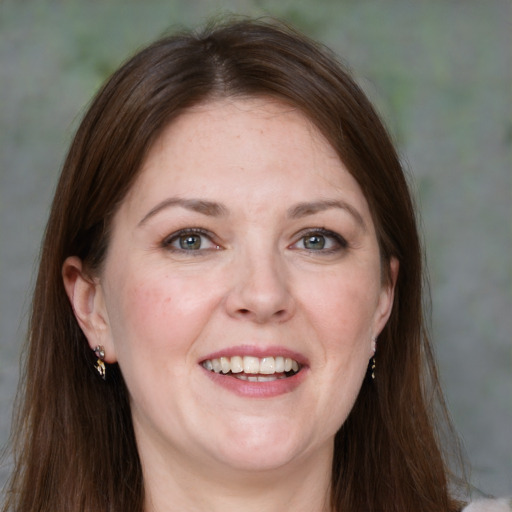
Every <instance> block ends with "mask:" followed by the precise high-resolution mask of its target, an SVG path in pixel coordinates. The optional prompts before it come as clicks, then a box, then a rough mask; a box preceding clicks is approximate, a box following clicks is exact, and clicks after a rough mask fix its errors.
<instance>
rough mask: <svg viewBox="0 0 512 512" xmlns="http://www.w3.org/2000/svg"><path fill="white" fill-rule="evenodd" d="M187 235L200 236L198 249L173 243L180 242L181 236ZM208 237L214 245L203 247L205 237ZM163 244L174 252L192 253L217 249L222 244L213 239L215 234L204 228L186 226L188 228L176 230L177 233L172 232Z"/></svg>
mask: <svg viewBox="0 0 512 512" xmlns="http://www.w3.org/2000/svg"><path fill="white" fill-rule="evenodd" d="M186 237H199V238H200V246H199V247H198V248H197V249H185V248H183V247H174V246H173V243H175V242H179V240H180V239H181V238H186ZM205 238H206V239H207V240H208V241H209V243H211V244H212V246H213V247H208V248H202V247H201V246H202V245H203V243H204V239H205ZM162 246H163V247H164V248H165V249H168V250H170V251H174V252H180V253H190V254H194V253H196V254H198V253H201V252H204V251H215V250H218V249H220V246H219V245H218V244H217V243H215V242H214V241H213V235H212V234H211V233H210V232H209V231H207V230H205V229H202V228H186V229H180V230H179V231H176V232H175V233H172V234H171V235H169V236H168V237H166V238H165V239H164V240H163V242H162Z"/></svg>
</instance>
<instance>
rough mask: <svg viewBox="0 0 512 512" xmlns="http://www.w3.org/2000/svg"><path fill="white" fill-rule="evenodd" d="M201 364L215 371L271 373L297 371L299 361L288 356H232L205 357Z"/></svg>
mask: <svg viewBox="0 0 512 512" xmlns="http://www.w3.org/2000/svg"><path fill="white" fill-rule="evenodd" d="M203 366H204V367H205V368H206V369H207V370H210V371H213V372H215V373H229V372H231V373H242V372H244V373H250V374H258V373H261V374H263V375H272V374H274V373H284V372H289V371H294V372H298V371H299V363H298V362H297V361H295V360H294V359H291V358H290V357H281V356H277V357H261V358H259V357H252V356H243V357H242V356H233V357H219V358H216V359H207V360H206V361H204V362H203Z"/></svg>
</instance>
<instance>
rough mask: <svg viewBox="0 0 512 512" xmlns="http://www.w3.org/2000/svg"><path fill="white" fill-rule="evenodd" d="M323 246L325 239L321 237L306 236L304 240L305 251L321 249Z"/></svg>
mask: <svg viewBox="0 0 512 512" xmlns="http://www.w3.org/2000/svg"><path fill="white" fill-rule="evenodd" d="M324 246H325V238H324V237H323V236H321V235H313V236H308V237H306V238H305V240H304V247H305V248H306V249H323V248H324Z"/></svg>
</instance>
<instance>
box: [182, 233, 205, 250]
mask: <svg viewBox="0 0 512 512" xmlns="http://www.w3.org/2000/svg"><path fill="white" fill-rule="evenodd" d="M180 247H181V248H182V249H185V250H191V249H199V248H200V247H201V238H200V237H198V236H196V235H187V236H182V237H180Z"/></svg>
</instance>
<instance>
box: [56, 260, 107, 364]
mask: <svg viewBox="0 0 512 512" xmlns="http://www.w3.org/2000/svg"><path fill="white" fill-rule="evenodd" d="M62 279H63V281H64V288H65V289H66V294H67V296H68V298H69V301H70V302H71V307H72V308H73V312H74V313H75V317H76V320H77V322H78V325H79V326H80V328H81V329H82V331H83V333H84V334H85V337H86V338H87V341H88V342H89V346H90V347H91V350H94V349H95V348H96V347H97V346H98V345H101V346H103V347H104V349H105V362H107V363H114V362H116V357H115V350H114V344H113V342H112V335H111V330H110V324H109V320H108V313H107V309H106V306H105V297H104V294H103V289H102V287H101V283H100V280H99V278H95V277H91V276H90V275H88V274H87V273H86V272H85V270H84V268H83V263H82V260H81V259H80V258H78V257H76V256H70V257H69V258H66V260H65V261H64V264H63V265H62Z"/></svg>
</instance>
